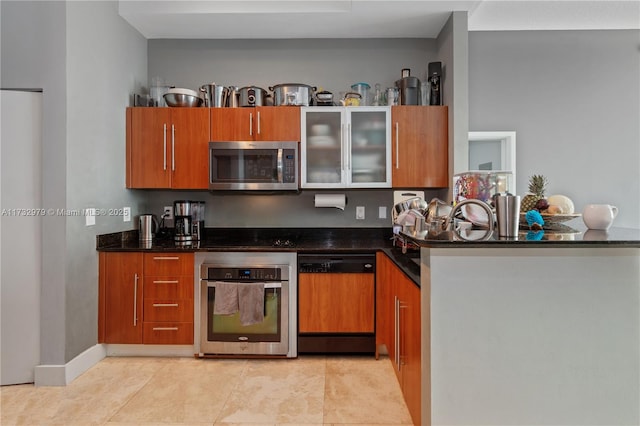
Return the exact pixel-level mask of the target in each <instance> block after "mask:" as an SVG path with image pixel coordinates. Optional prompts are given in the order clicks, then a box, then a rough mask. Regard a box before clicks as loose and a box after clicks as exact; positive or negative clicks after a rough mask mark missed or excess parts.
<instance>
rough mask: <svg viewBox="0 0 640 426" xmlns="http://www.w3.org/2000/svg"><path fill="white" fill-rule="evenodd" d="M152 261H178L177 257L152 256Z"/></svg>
mask: <svg viewBox="0 0 640 426" xmlns="http://www.w3.org/2000/svg"><path fill="white" fill-rule="evenodd" d="M153 260H180V257H179V256H153Z"/></svg>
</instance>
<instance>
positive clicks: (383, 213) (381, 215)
mask: <svg viewBox="0 0 640 426" xmlns="http://www.w3.org/2000/svg"><path fill="white" fill-rule="evenodd" d="M386 218H387V207H386V206H379V207H378V219H386Z"/></svg>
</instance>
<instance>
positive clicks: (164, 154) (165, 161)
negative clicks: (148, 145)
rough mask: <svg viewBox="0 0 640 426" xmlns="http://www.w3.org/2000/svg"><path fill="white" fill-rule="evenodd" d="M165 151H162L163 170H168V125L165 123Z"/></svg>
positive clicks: (163, 144)
mask: <svg viewBox="0 0 640 426" xmlns="http://www.w3.org/2000/svg"><path fill="white" fill-rule="evenodd" d="M163 135H164V137H163V139H164V141H163V143H162V146H163V149H162V158H163V159H164V165H163V170H167V123H164V132H163Z"/></svg>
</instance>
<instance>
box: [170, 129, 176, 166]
mask: <svg viewBox="0 0 640 426" xmlns="http://www.w3.org/2000/svg"><path fill="white" fill-rule="evenodd" d="M171 171H172V172H175V171H176V126H175V125H173V124H172V125H171Z"/></svg>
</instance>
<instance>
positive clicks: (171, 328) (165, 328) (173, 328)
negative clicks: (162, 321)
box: [153, 327, 178, 331]
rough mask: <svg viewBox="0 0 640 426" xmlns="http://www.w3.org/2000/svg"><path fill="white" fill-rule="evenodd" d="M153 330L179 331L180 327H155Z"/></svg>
mask: <svg viewBox="0 0 640 426" xmlns="http://www.w3.org/2000/svg"><path fill="white" fill-rule="evenodd" d="M153 331H178V327H153Z"/></svg>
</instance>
